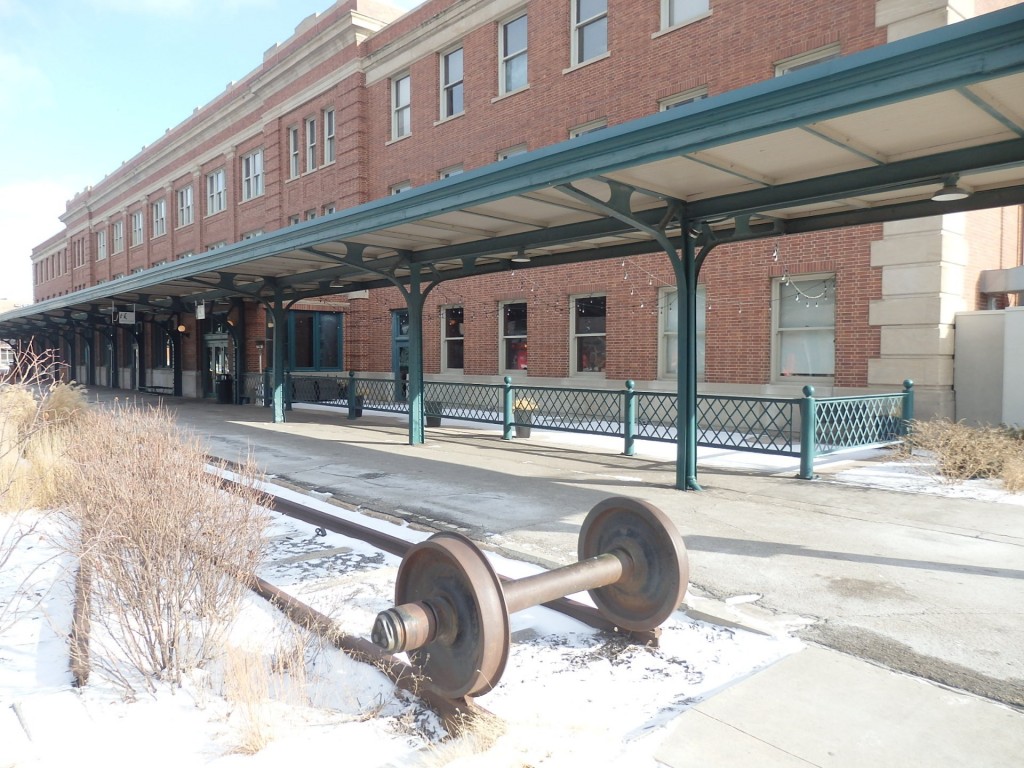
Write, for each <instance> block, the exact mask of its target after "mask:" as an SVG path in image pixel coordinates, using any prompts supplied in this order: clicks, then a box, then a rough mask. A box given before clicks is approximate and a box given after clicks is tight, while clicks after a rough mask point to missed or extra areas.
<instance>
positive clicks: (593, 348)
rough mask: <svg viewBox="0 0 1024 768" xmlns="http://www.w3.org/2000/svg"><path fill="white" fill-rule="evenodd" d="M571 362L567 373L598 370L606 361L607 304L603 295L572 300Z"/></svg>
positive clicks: (599, 371)
mask: <svg viewBox="0 0 1024 768" xmlns="http://www.w3.org/2000/svg"><path fill="white" fill-rule="evenodd" d="M572 306H573V317H572V339H571V342H572V365H573V368H572V370H571V371H569V373H570V374H577V373H601V372H603V371H604V364H605V335H606V330H605V329H606V323H605V321H606V318H607V314H608V313H607V303H606V297H604V296H579V297H576V298H574V299H573V300H572Z"/></svg>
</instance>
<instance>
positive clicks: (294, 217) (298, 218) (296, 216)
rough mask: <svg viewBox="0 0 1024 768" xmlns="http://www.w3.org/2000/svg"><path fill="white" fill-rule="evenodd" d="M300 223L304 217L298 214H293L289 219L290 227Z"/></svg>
mask: <svg viewBox="0 0 1024 768" xmlns="http://www.w3.org/2000/svg"><path fill="white" fill-rule="evenodd" d="M300 221H302V217H301V216H299V214H297V213H293V214H292V215H291V216H289V217H288V226H289V227H290V226H292V225H294V224H298V223H299V222H300Z"/></svg>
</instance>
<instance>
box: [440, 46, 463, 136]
mask: <svg viewBox="0 0 1024 768" xmlns="http://www.w3.org/2000/svg"><path fill="white" fill-rule="evenodd" d="M460 114H462V49H461V48H456V49H455V50H454V51H451V52H449V53H446V54H445V55H444V56H442V57H441V119H442V120H444V119H445V118H448V117H454V116H455V115H460Z"/></svg>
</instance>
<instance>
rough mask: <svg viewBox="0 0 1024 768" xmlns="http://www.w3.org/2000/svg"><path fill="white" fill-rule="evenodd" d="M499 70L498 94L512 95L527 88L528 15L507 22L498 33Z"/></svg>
mask: <svg viewBox="0 0 1024 768" xmlns="http://www.w3.org/2000/svg"><path fill="white" fill-rule="evenodd" d="M498 59H499V60H500V62H501V65H500V68H499V75H498V77H499V82H498V93H512V91H518V90H519V89H520V88H525V87H526V86H527V84H528V81H527V66H526V14H525V13H524V14H523V15H522V16H520V17H518V18H515V19H512V21H506V22H505V23H504V24H502V25H501V29H500V30H499V31H498Z"/></svg>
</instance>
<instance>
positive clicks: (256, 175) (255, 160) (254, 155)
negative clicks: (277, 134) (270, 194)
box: [242, 149, 263, 200]
mask: <svg viewBox="0 0 1024 768" xmlns="http://www.w3.org/2000/svg"><path fill="white" fill-rule="evenodd" d="M262 194H263V150H262V149H257V150H256V151H255V152H250V153H249V154H248V155H246V156H245V157H243V158H242V199H243V200H252V199H253V198H254V197H259V196H260V195H262Z"/></svg>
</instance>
